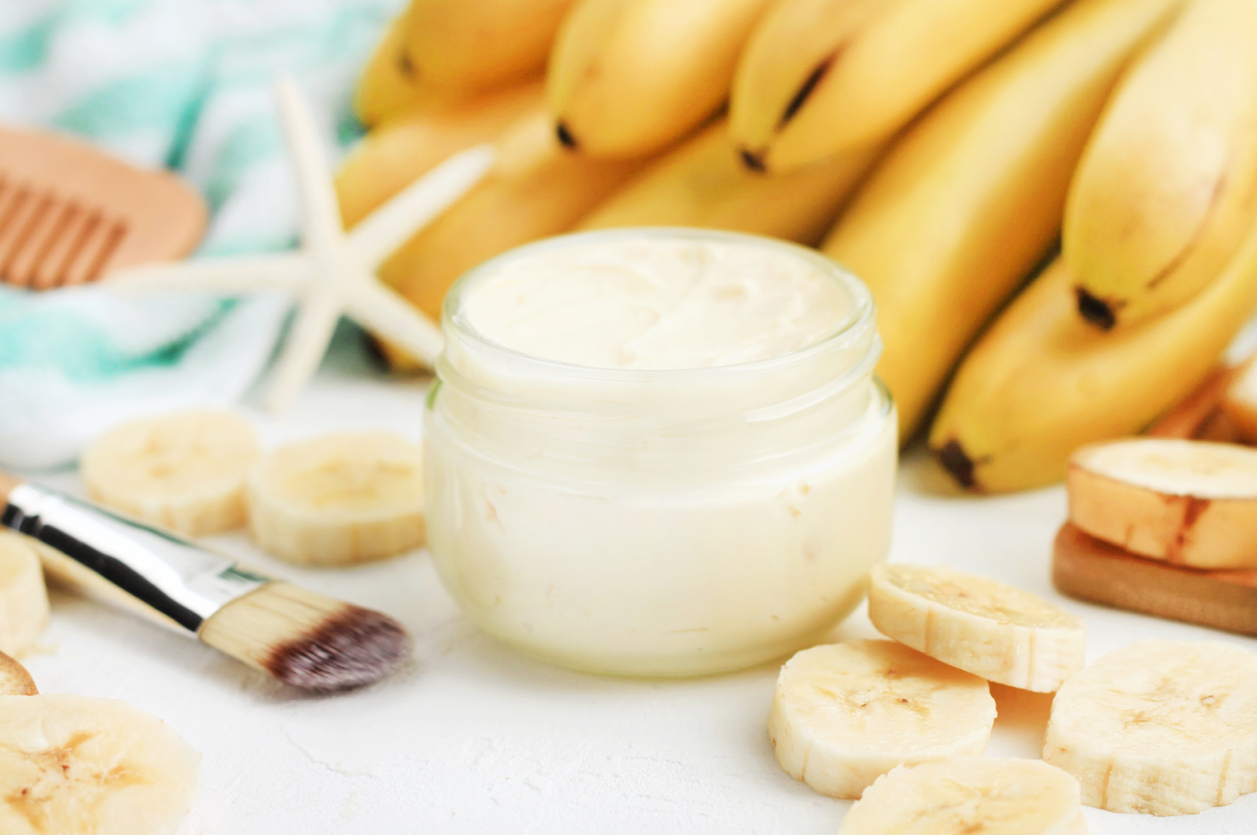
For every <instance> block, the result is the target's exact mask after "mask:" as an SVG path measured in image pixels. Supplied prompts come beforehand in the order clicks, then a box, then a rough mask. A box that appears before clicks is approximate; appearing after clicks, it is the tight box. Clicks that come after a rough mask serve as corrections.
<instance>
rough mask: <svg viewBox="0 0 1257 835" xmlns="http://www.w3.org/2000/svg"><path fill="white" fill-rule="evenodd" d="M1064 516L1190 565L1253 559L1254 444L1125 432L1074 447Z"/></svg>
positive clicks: (1251, 562) (1255, 562) (1132, 547)
mask: <svg viewBox="0 0 1257 835" xmlns="http://www.w3.org/2000/svg"><path fill="white" fill-rule="evenodd" d="M1066 487H1067V489H1068V492H1069V518H1070V521H1071V522H1073V523H1074V524H1075V525H1077V526H1078V527H1079V528H1081V529H1082V530H1084V531H1086V532H1087V533H1089V534H1091V535H1092V536H1094V537H1095V538H1096V539H1102V540H1104V541H1105V542H1111V543H1112V544H1114V545H1117V546H1118V547H1120V548H1124V549H1126V550H1127V551H1131V552H1132V553H1135V554H1139V555H1141V556H1145V557H1152V558H1154V559H1160V560H1167V561H1169V562H1172V563H1177V564H1180V565H1190V566H1193V567H1196V568H1255V567H1257V450H1252V449H1248V448H1245V447H1241V446H1236V445H1235V444H1214V443H1206V442H1204V441H1181V440H1171V439H1163V438H1133V439H1128V440H1122V441H1111V442H1109V443H1102V444H1092V445H1091V446H1085V447H1083V448H1082V449H1079V450H1078V451H1076V452H1075V453H1074V455H1073V457H1072V458H1071V459H1070V463H1069V474H1068V475H1067V476H1066Z"/></svg>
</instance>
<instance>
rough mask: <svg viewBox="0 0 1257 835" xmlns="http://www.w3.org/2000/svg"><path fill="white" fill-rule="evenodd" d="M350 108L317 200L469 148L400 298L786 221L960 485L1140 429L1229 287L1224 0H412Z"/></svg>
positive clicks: (1238, 108)
mask: <svg viewBox="0 0 1257 835" xmlns="http://www.w3.org/2000/svg"><path fill="white" fill-rule="evenodd" d="M357 104H358V110H359V113H360V116H361V118H362V119H363V121H364V122H365V123H367V124H369V125H378V127H376V128H375V129H373V130H372V132H371V133H370V134H369V135H368V136H367V137H366V139H365V140H364V142H363V143H362V145H361V147H360V148H359V149H357V150H356V151H355V152H354V153H352V154H351V155H350V157H349V158H348V159H347V161H346V163H345V165H344V168H343V169H342V171H341V173H340V176H339V178H338V181H337V188H338V193H339V196H340V199H341V206H342V214H343V218H344V220H345V222H346V224H347V225H348V224H352V223H354V222H356V221H357V220H358V219H360V218H361V217H362V216H363V215H364V214H365V213H367V212H368V211H369V210H370V209H371V208H373V207H374V206H376V205H379V204H380V203H382V202H383V201H384V200H386V199H387V198H388V197H390V196H391V195H392V194H394V193H396V192H397V191H399V190H400V189H402V188H404V187H405V186H406V185H408V184H409V182H411V181H413V180H414V179H415V178H416V177H419V176H422V175H423V174H424V173H425V172H426V171H428V170H429V169H431V168H432V167H433V166H435V165H436V164H437V163H438V162H439V161H440V160H441V159H444V158H445V157H447V156H449V155H450V154H452V153H455V152H457V151H459V150H462V149H463V148H466V147H469V146H471V145H473V144H476V143H480V142H492V143H494V144H495V145H496V147H497V149H498V160H497V164H496V166H495V168H494V169H493V171H492V172H491V173H490V174H489V175H488V176H487V177H486V179H485V180H484V181H482V182H481V183H480V184H479V185H478V186H477V187H476V188H474V189H473V190H472V191H471V192H469V193H468V194H467V195H465V196H464V197H463V199H462V200H460V201H458V202H457V203H456V204H455V205H453V206H452V207H451V208H450V209H449V210H448V211H447V212H446V214H445V215H443V216H442V217H440V218H438V219H437V220H436V221H435V222H434V223H432V224H431V225H429V226H428V227H427V228H425V229H424V230H422V231H421V232H419V233H418V234H416V235H415V236H414V237H412V238H411V239H410V240H409V241H408V242H406V243H405V244H404V245H403V246H402V247H401V248H400V249H399V250H398V251H397V252H396V253H395V254H394V256H393V257H392V258H391V260H390V261H389V262H388V263H387V264H386V265H385V267H384V268H383V270H382V276H383V277H384V279H385V280H386V281H388V282H389V283H390V284H391V285H393V286H394V287H395V288H396V289H397V290H398V291H399V292H400V293H401V294H402V295H403V296H405V297H406V298H408V299H409V300H410V301H411V302H412V303H413V304H415V305H416V306H417V307H418V308H419V309H420V310H422V311H424V312H425V313H427V314H428V315H430V316H432V317H437V316H439V314H440V308H441V303H442V300H443V298H444V295H445V292H446V290H447V289H448V288H449V286H450V284H452V283H453V281H454V280H455V279H456V278H457V277H458V276H459V275H461V274H462V273H464V272H465V271H467V270H468V269H470V268H472V267H474V266H476V265H477V264H479V263H481V262H482V261H484V260H486V259H488V258H490V257H492V256H494V255H497V254H499V253H501V252H502V251H504V250H506V249H509V248H511V247H514V246H517V245H520V244H523V243H527V242H529V241H532V240H535V239H538V238H542V237H546V236H549V235H554V234H559V233H563V232H568V231H572V230H585V229H605V228H611V227H625V226H661V225H667V226H697V227H706V228H717V229H728V230H734V231H741V232H748V233H752V234H760V235H768V236H772V237H778V238H783V239H787V240H792V241H796V242H799V243H804V244H809V245H818V246H820V247H821V249H822V250H823V251H824V252H825V253H826V254H828V255H829V256H830V257H832V258H834V259H835V260H836V261H839V262H840V263H842V264H843V265H844V266H846V267H848V268H849V269H851V270H852V271H853V272H854V273H855V274H856V275H857V276H859V277H860V278H862V279H863V280H864V281H865V282H866V283H867V284H868V285H869V287H870V288H871V290H872V292H873V296H874V298H875V300H876V302H877V304H878V308H879V314H878V323H879V330H880V332H881V335H882V339H883V341H884V344H885V352H884V354H883V356H882V359H881V361H880V364H879V366H878V373H879V374H880V375H881V376H882V378H883V380H884V381H885V382H886V384H887V386H888V387H889V388H890V390H891V392H892V394H893V395H894V397H895V399H896V401H897V402H898V407H899V415H900V421H901V424H900V434H901V438H902V439H903V440H904V441H907V440H909V439H911V438H913V437H914V436H916V435H918V434H920V433H924V432H925V430H927V429H928V433H927V434H928V437H929V443H930V446H931V447H932V448H933V450H934V452H935V454H936V455H937V456H938V458H939V459H940V461H941V462H942V463H943V464H944V465H945V467H946V468H947V469H948V470H949V471H950V472H951V474H952V475H953V476H954V477H955V479H956V480H957V481H958V482H959V483H960V484H962V485H963V486H965V487H967V488H970V489H974V490H982V491H1002V490H1016V489H1024V488H1027V487H1033V486H1037V485H1040V484H1044V483H1047V482H1050V481H1052V480H1055V479H1059V478H1060V477H1061V476H1062V474H1063V472H1064V467H1065V461H1066V459H1067V457H1068V455H1069V453H1070V452H1071V451H1072V450H1073V449H1074V448H1075V447H1077V446H1079V445H1081V444H1084V443H1088V442H1091V441H1095V440H1100V439H1103V438H1106V437H1111V436H1115V435H1121V434H1128V433H1132V432H1138V431H1140V430H1141V429H1143V428H1144V427H1145V426H1147V425H1148V424H1149V423H1150V422H1151V421H1153V420H1154V419H1156V418H1157V417H1158V416H1159V415H1160V414H1161V413H1162V412H1164V411H1165V410H1166V409H1168V408H1170V407H1171V406H1173V405H1174V404H1175V402H1176V401H1177V400H1178V399H1179V398H1181V397H1183V396H1185V395H1186V394H1187V393H1188V392H1190V391H1191V390H1192V389H1193V388H1194V387H1195V386H1196V384H1197V383H1199V382H1200V380H1201V379H1202V377H1203V376H1204V375H1205V374H1207V373H1208V371H1209V369H1210V367H1211V365H1212V364H1213V362H1214V361H1215V360H1216V358H1217V356H1218V355H1219V353H1220V352H1221V351H1222V350H1223V349H1224V348H1225V346H1226V345H1227V344H1228V343H1229V341H1230V339H1231V338H1232V336H1233V335H1234V334H1235V332H1236V331H1237V330H1238V329H1239V327H1240V326H1241V325H1242V324H1243V323H1244V321H1245V320H1246V319H1247V318H1248V315H1249V313H1250V312H1251V310H1252V309H1253V307H1254V306H1257V231H1255V230H1257V3H1254V2H1252V0H894V2H886V0H771V1H770V0H692V2H688V3H674V2H665V1H664V0H514V2H506V0H412V2H411V5H410V8H408V9H407V10H406V11H405V12H404V13H403V14H402V16H401V17H399V18H398V20H397V21H395V22H394V23H393V25H392V26H391V28H390V29H389V30H388V32H387V33H386V34H385V36H384V39H383V41H382V42H381V45H380V47H379V48H378V50H377V53H376V55H375V57H374V58H373V59H372V61H371V63H370V64H369V65H368V67H367V68H366V72H365V73H364V75H363V78H362V81H361V85H360V87H359V91H358V98H357ZM1058 241H1059V246H1058ZM1058 249H1059V251H1060V254H1059V257H1056V253H1057V251H1058ZM1045 264H1050V266H1046V267H1045V266H1044V265H1045ZM1036 274H1038V277H1037V278H1034V280H1033V281H1032V282H1031V283H1030V285H1029V287H1028V288H1027V289H1025V290H1022V288H1023V286H1024V285H1026V283H1027V279H1029V278H1031V277H1033V276H1035V275H1036ZM1014 297H1015V298H1014ZM383 348H384V350H385V353H386V356H388V358H389V359H390V361H391V362H392V363H393V365H394V366H395V367H406V366H407V364H408V360H407V358H406V357H405V356H404V355H402V354H401V353H400V352H398V351H396V350H394V349H392V348H390V347H389V346H387V345H385V346H383Z"/></svg>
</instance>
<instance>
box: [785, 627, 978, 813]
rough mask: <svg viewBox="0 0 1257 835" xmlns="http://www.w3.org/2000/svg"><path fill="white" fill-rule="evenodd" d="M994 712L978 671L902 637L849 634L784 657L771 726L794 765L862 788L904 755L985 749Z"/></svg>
mask: <svg viewBox="0 0 1257 835" xmlns="http://www.w3.org/2000/svg"><path fill="white" fill-rule="evenodd" d="M994 721H995V700H994V699H992V698H991V692H990V688H989V687H988V686H987V683H986V682H985V681H983V680H982V679H980V678H978V677H977V676H974V675H970V674H969V673H966V672H963V671H961V670H957V669H955V668H954V667H949V666H947V665H946V664H943V663H940V662H938V661H935V660H934V659H932V658H929V657H928V656H925V655H922V654H921V653H919V652H917V651H916V650H913V649H910V648H908V647H906V646H903V645H902V644H897V643H895V642H894V641H848V642H846V643H842V644H828V645H824V646H818V647H812V648H811V649H805V650H803V651H802V652H800V653H798V654H797V655H795V656H794V657H793V658H791V659H790V660H789V661H787V662H786V665H785V666H784V667H782V668H781V675H780V676H779V677H778V679H777V692H776V694H775V695H774V696H773V705H772V712H771V714H770V715H769V720H768V734H769V738H770V739H771V740H772V745H773V748H774V749H775V751H776V754H777V762H778V763H780V764H781V767H782V769H784V770H785V772H786V773H787V774H789V775H790V776H792V777H794V778H795V779H797V780H802V781H803V782H805V783H807V784H808V785H809V786H811V787H812V788H814V789H816V790H817V791H818V792H820V793H822V794H827V795H829V796H831V797H844V798H855V797H859V796H860V792H862V791H864V789H865V788H866V787H867V786H869V785H870V784H871V783H872V782H873V781H874V780H876V779H877V778H878V777H879V776H880V775H882V774H885V773H886V772H887V771H890V770H891V769H892V768H894V767H895V766H897V765H900V764H904V763H907V764H910V765H915V764H917V763H922V762H928V761H930V760H939V759H945V758H948V757H956V756H963V755H971V754H972V755H977V754H981V753H982V749H983V748H985V747H986V742H987V739H988V738H989V737H990V735H991V725H992V724H993V723H994Z"/></svg>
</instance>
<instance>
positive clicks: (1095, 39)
mask: <svg viewBox="0 0 1257 835" xmlns="http://www.w3.org/2000/svg"><path fill="white" fill-rule="evenodd" d="M1178 4H1179V0H1078V2H1076V3H1074V4H1073V5H1071V6H1070V7H1068V8H1067V9H1065V10H1064V11H1062V12H1061V13H1060V14H1059V15H1057V16H1056V17H1054V18H1053V19H1052V20H1050V21H1049V22H1047V23H1046V24H1044V25H1043V26H1042V27H1040V28H1039V29H1038V30H1036V31H1035V32H1033V33H1032V34H1031V35H1029V36H1028V37H1027V38H1026V39H1025V40H1024V41H1022V42H1021V43H1020V44H1018V45H1017V47H1016V48H1015V49H1014V50H1013V51H1012V52H1010V53H1008V54H1007V55H1006V56H1004V57H1002V58H1001V59H999V60H998V61H996V62H995V63H993V64H991V65H990V66H988V67H987V68H985V69H984V70H982V71H981V72H980V73H978V74H977V75H975V76H974V77H973V78H971V79H970V80H968V81H966V82H965V83H964V84H963V85H962V86H960V87H959V88H957V89H956V90H955V91H954V92H952V93H951V94H949V95H948V97H947V98H945V99H944V100H943V101H942V102H940V103H939V104H938V106H937V107H935V108H934V109H933V110H932V111H930V112H929V113H928V114H926V115H925V116H924V117H923V118H922V120H921V121H919V122H918V123H917V124H916V125H914V126H913V127H912V128H910V129H909V131H908V132H907V133H906V135H905V136H904V137H903V139H902V140H900V142H899V143H898V145H896V146H895V147H894V148H893V149H892V150H891V152H890V154H889V155H888V156H887V158H886V160H885V161H884V162H883V163H882V164H881V165H880V166H879V167H878V168H877V169H876V170H875V171H874V173H873V175H872V176H871V178H870V179H869V181H868V183H867V184H866V185H865V186H864V187H863V188H862V189H861V191H860V192H859V193H858V194H857V196H856V198H855V200H854V202H853V203H852V205H851V207H850V208H849V209H848V210H847V211H846V212H845V214H844V215H843V217H842V219H841V220H840V221H839V223H838V225H837V226H836V227H835V228H834V230H833V232H832V233H831V234H830V236H829V238H828V239H827V240H826V242H825V244H824V250H825V253H826V254H828V255H829V256H830V257H832V258H834V259H835V260H836V261H838V262H840V263H842V264H843V265H845V266H846V267H848V268H849V269H851V270H852V271H853V272H855V274H856V275H858V276H860V278H862V279H863V280H864V281H865V282H866V283H867V284H868V285H869V289H871V290H872V291H873V298H874V299H875V300H876V301H877V307H878V310H877V320H878V330H879V331H880V332H881V335H882V340H883V344H884V346H885V347H884V352H883V354H882V358H881V361H880V364H879V365H878V374H879V375H880V376H881V378H882V380H883V381H884V382H885V383H886V385H887V386H888V387H889V388H890V391H891V393H892V394H893V395H894V397H895V400H896V402H897V403H898V406H899V425H900V430H901V431H900V435H901V437H902V438H904V439H907V438H908V437H910V436H911V435H912V434H913V432H915V431H916V429H917V426H918V424H919V423H920V421H921V419H922V418H923V416H924V415H925V412H926V410H927V409H928V408H929V406H930V405H931V403H932V402H933V401H934V399H935V397H936V396H937V395H938V393H939V390H940V389H941V387H942V385H943V383H944V381H945V380H946V379H947V375H948V374H949V373H950V372H951V370H952V367H953V366H954V365H955V363H956V361H957V360H958V359H959V358H960V356H961V354H962V353H963V351H964V349H965V346H967V345H968V344H969V342H970V341H971V340H972V339H973V337H974V335H975V334H976V333H977V332H978V329H979V328H981V327H982V325H983V323H984V322H985V321H986V320H987V319H988V318H989V317H990V316H991V314H992V313H994V312H995V310H996V309H997V308H998V307H999V305H1000V304H1002V303H1003V302H1004V301H1005V300H1006V299H1007V298H1008V297H1009V296H1010V295H1011V294H1012V293H1013V291H1014V290H1015V289H1016V287H1017V285H1018V283H1019V282H1020V281H1021V280H1022V279H1023V278H1024V277H1025V275H1026V273H1027V272H1029V271H1030V269H1031V268H1032V267H1033V266H1034V264H1035V262H1036V261H1038V260H1039V259H1040V258H1041V257H1042V256H1043V253H1044V251H1045V250H1046V249H1047V248H1048V247H1049V246H1050V245H1051V243H1052V241H1053V240H1054V239H1055V237H1056V234H1057V231H1058V229H1059V226H1060V218H1061V212H1062V210H1063V207H1064V204H1065V195H1066V193H1067V191H1068V188H1069V182H1070V178H1071V177H1072V176H1073V172H1074V166H1075V164H1076V163H1077V161H1078V158H1079V156H1081V154H1082V152H1083V147H1084V145H1085V144H1086V141H1087V136H1088V134H1089V133H1090V131H1091V129H1092V126H1093V125H1094V124H1095V121H1096V119H1097V118H1098V117H1099V115H1100V112H1101V110H1102V109H1103V107H1104V102H1105V100H1106V98H1107V97H1108V94H1109V91H1110V90H1111V89H1112V87H1113V85H1114V84H1115V83H1116V82H1117V79H1118V76H1119V74H1120V72H1121V70H1122V67H1123V66H1124V65H1125V64H1126V62H1127V61H1128V60H1129V59H1130V56H1131V55H1132V54H1133V52H1134V50H1135V49H1136V48H1137V47H1138V46H1139V45H1140V44H1141V43H1143V42H1144V41H1145V39H1147V38H1148V36H1149V33H1150V32H1152V31H1153V30H1154V29H1155V28H1156V27H1157V25H1158V24H1159V23H1160V22H1162V21H1163V20H1165V19H1166V18H1167V16H1168V15H1169V13H1170V12H1171V11H1172V10H1173V9H1175V8H1176V7H1177V6H1178Z"/></svg>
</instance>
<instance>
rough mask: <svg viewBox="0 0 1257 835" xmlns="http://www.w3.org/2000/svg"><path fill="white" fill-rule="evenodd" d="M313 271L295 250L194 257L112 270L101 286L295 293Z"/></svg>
mask: <svg viewBox="0 0 1257 835" xmlns="http://www.w3.org/2000/svg"><path fill="white" fill-rule="evenodd" d="M309 270H310V262H309V259H308V258H306V257H304V256H302V255H298V254H295V253H289V254H284V255H257V256H249V257H242V258H194V259H192V260H189V261H171V262H166V263H159V264H141V265H138V266H135V267H122V268H121V269H116V270H110V271H109V272H108V273H107V274H106V275H105V280H104V282H103V283H102V286H104V287H106V288H108V289H110V290H117V291H121V292H138V291H163V292H164V291H180V292H185V291H189V290H196V291H215V292H224V293H251V292H257V291H266V290H279V291H282V292H287V293H292V292H295V291H296V289H297V288H298V286H299V285H300V284H301V281H302V279H303V278H304V277H305V275H306V274H307V273H308V272H309Z"/></svg>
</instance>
